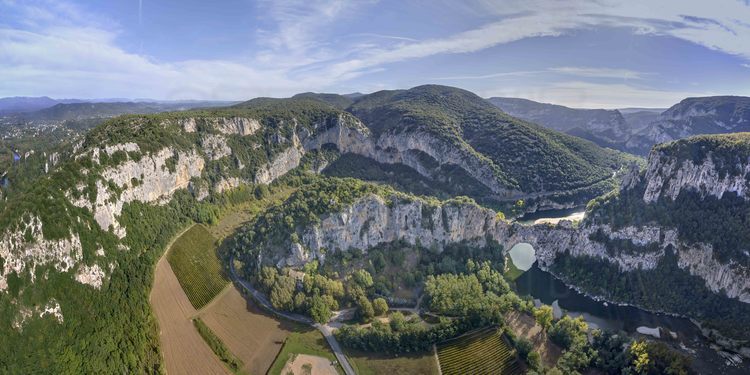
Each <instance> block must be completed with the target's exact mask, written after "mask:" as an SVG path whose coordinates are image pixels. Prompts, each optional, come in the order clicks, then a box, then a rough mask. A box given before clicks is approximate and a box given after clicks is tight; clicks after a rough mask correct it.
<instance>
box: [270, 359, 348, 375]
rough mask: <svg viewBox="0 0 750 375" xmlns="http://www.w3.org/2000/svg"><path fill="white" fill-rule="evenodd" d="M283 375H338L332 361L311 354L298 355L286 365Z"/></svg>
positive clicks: (282, 371)
mask: <svg viewBox="0 0 750 375" xmlns="http://www.w3.org/2000/svg"><path fill="white" fill-rule="evenodd" d="M281 373H282V374H284V375H286V374H290V373H291V374H294V375H313V374H314V375H338V372H337V371H336V368H335V367H333V365H332V364H331V360H330V359H328V358H324V357H318V356H315V355H309V354H296V355H295V356H294V357H293V358H292V359H290V360H289V362H287V363H286V365H285V366H284V369H283V370H281Z"/></svg>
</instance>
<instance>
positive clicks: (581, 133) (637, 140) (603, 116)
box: [488, 96, 750, 155]
mask: <svg viewBox="0 0 750 375" xmlns="http://www.w3.org/2000/svg"><path fill="white" fill-rule="evenodd" d="M488 101H489V102H490V103H492V104H494V105H495V106H497V107H498V108H500V109H501V110H502V111H504V112H506V113H508V114H509V115H511V116H515V117H518V118H521V119H524V120H527V121H531V122H535V123H537V124H539V125H542V126H545V127H548V128H552V129H555V130H559V131H562V132H565V133H568V134H571V135H575V136H578V137H581V138H584V139H588V140H591V141H593V142H594V143H596V144H598V145H600V146H603V147H611V148H615V149H618V150H622V151H626V152H630V153H634V154H641V155H644V154H646V153H648V151H649V150H650V149H651V146H653V145H655V144H657V143H662V142H667V141H672V140H676V139H680V138H685V137H689V136H692V135H698V134H720V133H733V132H742V131H748V130H750V98H748V97H743V96H712V97H700V98H688V99H685V100H683V101H681V102H680V103H678V104H675V105H674V106H672V107H671V108H669V109H666V110H664V109H660V108H623V109H614V110H606V109H577V108H568V107H564V106H561V105H555V104H547V103H539V102H535V101H532V100H527V99H518V98H499V97H495V98H489V99H488Z"/></svg>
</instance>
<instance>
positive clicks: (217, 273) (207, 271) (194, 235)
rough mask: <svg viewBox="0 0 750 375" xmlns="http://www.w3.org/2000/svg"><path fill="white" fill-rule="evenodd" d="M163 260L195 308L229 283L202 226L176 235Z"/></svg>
mask: <svg viewBox="0 0 750 375" xmlns="http://www.w3.org/2000/svg"><path fill="white" fill-rule="evenodd" d="M167 260H168V261H169V265H170V266H172V270H173V271H174V273H175V275H176V276H177V280H178V281H179V282H180V286H182V289H183V290H184V291H185V294H186V295H187V297H188V300H190V303H191V304H192V305H193V307H195V308H196V309H200V308H201V307H203V306H204V305H206V304H207V303H208V302H210V301H211V300H212V299H213V298H214V297H215V296H216V295H217V294H219V292H221V290H222V289H224V287H225V286H226V285H227V284H228V283H229V281H228V280H227V279H226V277H224V275H223V271H222V268H221V263H220V262H219V259H218V258H217V256H216V239H215V238H214V236H212V235H211V233H210V232H209V231H208V230H207V229H206V227H204V226H203V225H194V226H193V227H192V228H190V229H188V230H187V231H186V232H185V233H184V234H183V235H182V236H180V238H178V239H177V240H176V241H175V242H174V244H172V247H171V248H170V249H169V253H168V254H167Z"/></svg>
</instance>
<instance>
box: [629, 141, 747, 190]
mask: <svg viewBox="0 0 750 375" xmlns="http://www.w3.org/2000/svg"><path fill="white" fill-rule="evenodd" d="M738 169H739V173H737V174H730V173H724V174H723V176H722V174H721V173H720V172H719V169H718V168H717V166H716V164H715V163H714V158H713V156H712V154H711V153H710V152H709V153H708V156H707V157H706V158H705V159H703V160H702V161H701V162H699V163H697V164H696V163H694V162H693V160H690V159H686V160H683V161H682V162H680V161H679V160H678V159H677V158H675V157H672V156H669V155H667V154H665V153H663V152H661V151H653V152H652V153H651V155H650V156H649V159H648V167H647V168H646V174H645V176H644V180H645V182H646V191H645V193H644V195H643V200H644V201H645V202H647V203H652V202H656V201H657V200H658V199H659V198H660V197H665V198H669V199H671V200H674V199H676V198H677V196H678V195H679V194H680V191H682V190H686V189H689V190H694V191H697V192H699V193H700V194H701V195H702V196H704V197H705V196H707V195H712V196H714V197H716V198H721V197H722V195H724V193H726V192H735V193H737V195H738V196H740V197H744V198H746V199H747V198H748V191H750V180H748V179H747V177H746V176H748V174H750V160H746V161H745V163H744V165H741V166H740V167H739V168H738Z"/></svg>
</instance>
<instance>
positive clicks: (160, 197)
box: [72, 148, 205, 238]
mask: <svg viewBox="0 0 750 375" xmlns="http://www.w3.org/2000/svg"><path fill="white" fill-rule="evenodd" d="M174 155H175V152H174V151H173V150H172V149H170V148H164V149H162V150H161V151H159V152H157V153H155V154H153V155H150V156H144V157H142V158H141V160H139V161H137V162H136V161H133V160H128V161H126V162H125V163H123V164H121V165H118V166H117V167H114V168H110V169H107V170H105V171H104V172H102V178H103V179H104V181H111V182H112V183H114V184H115V185H117V186H119V187H125V188H124V189H123V191H122V192H121V193H120V195H119V197H118V196H117V195H116V193H115V192H112V191H110V190H109V187H107V186H106V185H105V184H104V183H103V182H102V181H101V180H99V181H97V183H96V186H97V195H96V202H94V203H93V204H92V203H91V202H90V201H89V200H88V197H85V196H82V197H81V198H79V199H77V200H74V201H73V202H72V203H73V204H74V205H76V206H78V207H86V208H88V209H89V210H91V211H92V212H93V213H94V218H95V219H96V222H97V223H98V224H99V226H100V227H101V228H102V229H103V230H109V228H110V226H111V227H112V230H113V231H114V233H115V234H116V235H117V236H119V237H120V238H122V237H125V234H126V233H125V228H122V227H120V224H119V223H118V222H117V216H119V215H120V213H121V212H122V206H123V204H125V203H128V202H133V201H141V202H146V203H150V202H156V203H161V202H165V201H167V200H168V199H169V198H170V197H171V196H172V194H174V192H175V191H177V190H179V189H185V188H187V186H188V183H189V182H190V179H191V178H193V177H197V176H200V175H201V172H202V171H203V167H204V166H205V161H204V160H203V158H202V157H200V156H199V155H198V154H197V153H196V152H195V151H193V152H191V153H184V152H179V153H177V156H178V157H177V162H176V166H175V171H174V172H171V171H169V169H168V167H167V159H169V158H171V157H173V156H174ZM133 179H135V180H138V181H139V183H138V184H137V186H133V183H132V181H133Z"/></svg>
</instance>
